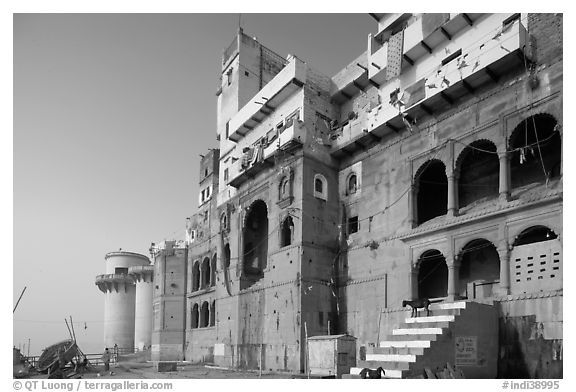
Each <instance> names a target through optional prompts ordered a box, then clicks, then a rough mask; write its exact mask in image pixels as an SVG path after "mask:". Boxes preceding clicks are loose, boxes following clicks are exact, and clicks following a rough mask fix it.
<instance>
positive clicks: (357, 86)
mask: <svg viewBox="0 0 576 392" xmlns="http://www.w3.org/2000/svg"><path fill="white" fill-rule="evenodd" d="M352 84H353V85H354V87H356V88H357V89H358V90H360V91H364V87H362V86H360V85H359V84H358V82H357V81H355V80H353V81H352Z"/></svg>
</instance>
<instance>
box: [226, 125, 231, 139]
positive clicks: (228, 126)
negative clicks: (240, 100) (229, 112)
mask: <svg viewBox="0 0 576 392" xmlns="http://www.w3.org/2000/svg"><path fill="white" fill-rule="evenodd" d="M229 136H230V121H226V139H228V137H229Z"/></svg>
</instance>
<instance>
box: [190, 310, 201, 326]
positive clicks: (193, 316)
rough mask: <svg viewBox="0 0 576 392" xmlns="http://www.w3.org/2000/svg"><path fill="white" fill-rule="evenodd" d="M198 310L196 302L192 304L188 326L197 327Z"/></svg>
mask: <svg viewBox="0 0 576 392" xmlns="http://www.w3.org/2000/svg"><path fill="white" fill-rule="evenodd" d="M199 316H200V314H199V311H198V304H194V306H193V307H192V312H191V314H190V328H198V325H199V324H198V320H199Z"/></svg>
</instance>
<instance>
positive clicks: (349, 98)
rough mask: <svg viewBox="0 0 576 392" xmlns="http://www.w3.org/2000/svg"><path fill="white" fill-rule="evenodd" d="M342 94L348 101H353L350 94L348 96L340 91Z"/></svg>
mask: <svg viewBox="0 0 576 392" xmlns="http://www.w3.org/2000/svg"><path fill="white" fill-rule="evenodd" d="M340 94H342V95H343V96H344V98H346V99H347V100H351V99H352V98H353V97H352V96H351V95H350V94H347V93H345V92H344V91H340Z"/></svg>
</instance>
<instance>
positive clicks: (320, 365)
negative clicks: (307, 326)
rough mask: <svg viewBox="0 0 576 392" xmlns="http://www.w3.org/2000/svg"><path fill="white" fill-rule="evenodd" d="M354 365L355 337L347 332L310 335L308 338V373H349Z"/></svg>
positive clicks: (333, 374)
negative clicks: (342, 333)
mask: <svg viewBox="0 0 576 392" xmlns="http://www.w3.org/2000/svg"><path fill="white" fill-rule="evenodd" d="M354 366H356V338H355V337H354V336H350V335H347V334H344V335H324V336H311V337H309V338H308V370H309V372H310V375H316V376H335V377H336V378H341V377H342V374H348V373H350V368H351V367H354Z"/></svg>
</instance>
